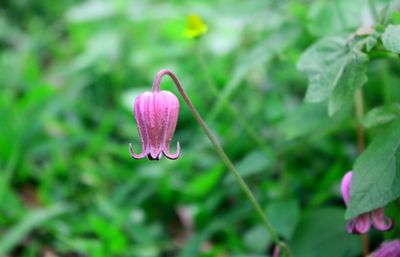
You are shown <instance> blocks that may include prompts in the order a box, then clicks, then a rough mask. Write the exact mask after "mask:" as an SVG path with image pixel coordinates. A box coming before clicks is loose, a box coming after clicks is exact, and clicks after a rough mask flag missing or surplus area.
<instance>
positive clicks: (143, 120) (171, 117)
mask: <svg viewBox="0 0 400 257" xmlns="http://www.w3.org/2000/svg"><path fill="white" fill-rule="evenodd" d="M178 114H179V101H178V98H177V97H176V96H175V95H174V94H173V93H171V92H169V91H159V87H155V88H154V89H153V92H144V93H143V94H140V95H139V96H138V97H136V100H135V104H134V115H135V119H136V122H137V125H138V130H139V134H140V139H141V141H142V152H141V153H140V154H135V153H134V151H133V149H132V144H129V151H130V153H131V156H132V158H135V159H141V158H143V157H146V156H147V157H148V158H149V159H150V160H159V159H160V158H161V156H162V154H164V155H165V156H166V157H167V158H169V159H177V158H178V157H179V155H180V146H179V142H178V143H177V147H176V152H175V153H171V152H170V143H171V140H172V137H173V135H174V132H175V128H176V123H177V121H178Z"/></svg>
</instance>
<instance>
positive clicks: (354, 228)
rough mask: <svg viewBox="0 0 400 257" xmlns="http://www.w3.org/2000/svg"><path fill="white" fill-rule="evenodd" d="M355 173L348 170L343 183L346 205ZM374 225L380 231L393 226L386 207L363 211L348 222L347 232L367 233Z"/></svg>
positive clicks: (342, 188)
mask: <svg viewBox="0 0 400 257" xmlns="http://www.w3.org/2000/svg"><path fill="white" fill-rule="evenodd" d="M352 176H353V173H352V172H351V171H349V172H347V173H346V174H345V175H344V177H343V179H342V184H341V190H342V196H343V200H344V203H345V204H346V206H348V205H349V201H350V185H351V179H352ZM371 226H372V227H374V228H375V229H377V230H380V231H387V230H390V229H391V228H392V227H393V220H392V219H391V218H389V217H386V216H385V212H384V208H378V209H375V210H372V211H370V212H366V213H362V214H360V215H358V216H357V217H355V218H353V219H352V220H350V221H349V223H348V224H347V232H349V233H352V234H365V233H367V232H368V230H369V229H370V228H371Z"/></svg>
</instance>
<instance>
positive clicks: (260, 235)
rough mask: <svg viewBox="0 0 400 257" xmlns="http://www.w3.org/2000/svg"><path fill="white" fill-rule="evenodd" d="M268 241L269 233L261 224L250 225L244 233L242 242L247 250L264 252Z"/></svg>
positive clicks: (269, 240)
mask: <svg viewBox="0 0 400 257" xmlns="http://www.w3.org/2000/svg"><path fill="white" fill-rule="evenodd" d="M270 243H271V235H270V234H269V233H268V231H267V229H266V228H265V226H263V225H257V226H255V227H252V228H251V229H250V230H249V231H247V232H246V234H245V235H244V244H245V245H246V247H247V248H248V249H249V250H251V251H253V252H256V253H262V252H265V250H266V249H267V246H268V245H269V244H270Z"/></svg>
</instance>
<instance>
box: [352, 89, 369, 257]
mask: <svg viewBox="0 0 400 257" xmlns="http://www.w3.org/2000/svg"><path fill="white" fill-rule="evenodd" d="M355 104H356V122H357V146H358V153H359V154H361V153H362V152H363V151H364V149H365V131H364V127H363V126H362V124H361V118H362V116H363V115H364V101H363V91H362V89H361V88H359V89H357V90H356V93H355ZM362 242H363V253H364V256H368V254H369V240H368V234H364V235H362Z"/></svg>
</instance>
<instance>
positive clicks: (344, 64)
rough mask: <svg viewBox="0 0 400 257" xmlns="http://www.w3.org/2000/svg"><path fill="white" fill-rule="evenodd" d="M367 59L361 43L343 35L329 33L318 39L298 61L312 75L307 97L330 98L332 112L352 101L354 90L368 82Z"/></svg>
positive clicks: (318, 99) (308, 99) (316, 98)
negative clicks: (348, 40)
mask: <svg viewBox="0 0 400 257" xmlns="http://www.w3.org/2000/svg"><path fill="white" fill-rule="evenodd" d="M366 60H367V56H366V55H365V54H364V53H362V52H361V51H360V50H359V49H358V46H357V45H355V44H354V45H353V44H351V43H349V42H347V41H346V40H345V39H344V38H340V37H329V38H324V39H322V40H320V41H318V42H317V43H315V44H314V45H313V46H311V47H310V48H309V49H307V50H306V51H305V52H304V54H303V55H302V56H301V58H300V61H299V63H298V68H299V69H300V70H301V71H303V72H305V73H306V74H307V76H308V79H309V85H308V89H307V93H306V97H305V101H306V102H321V101H324V100H326V99H329V107H328V109H329V114H330V115H333V114H334V113H335V112H337V111H338V110H339V109H341V108H342V107H343V106H344V105H345V104H346V103H347V102H350V101H352V99H353V94H354V91H355V90H356V89H357V88H359V87H361V86H362V85H363V84H364V83H365V82H366V76H365V62H366Z"/></svg>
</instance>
